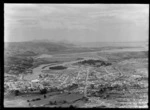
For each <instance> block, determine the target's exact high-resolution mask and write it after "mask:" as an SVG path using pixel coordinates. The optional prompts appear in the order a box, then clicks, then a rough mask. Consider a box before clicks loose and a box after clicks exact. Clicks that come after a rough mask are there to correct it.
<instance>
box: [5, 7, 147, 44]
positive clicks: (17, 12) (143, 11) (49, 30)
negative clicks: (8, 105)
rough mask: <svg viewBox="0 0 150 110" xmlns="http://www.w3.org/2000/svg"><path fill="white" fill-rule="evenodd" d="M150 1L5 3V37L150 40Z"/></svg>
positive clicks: (110, 40)
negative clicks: (134, 2) (119, 2)
mask: <svg viewBox="0 0 150 110" xmlns="http://www.w3.org/2000/svg"><path fill="white" fill-rule="evenodd" d="M148 24H149V5H148V4H5V5H4V40H5V41H29V40H35V39H36V40H40V39H48V40H54V41H59V40H64V41H65V40H68V41H71V42H78V41H80V42H112V41H114V42H127V41H145V40H148V27H149V25H148Z"/></svg>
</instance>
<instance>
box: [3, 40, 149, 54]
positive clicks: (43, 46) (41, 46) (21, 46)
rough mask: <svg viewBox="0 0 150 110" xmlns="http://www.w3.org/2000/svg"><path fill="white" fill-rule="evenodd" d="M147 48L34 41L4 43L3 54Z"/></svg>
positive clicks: (125, 44)
mask: <svg viewBox="0 0 150 110" xmlns="http://www.w3.org/2000/svg"><path fill="white" fill-rule="evenodd" d="M144 46H147V47H148V42H86V43H82V42H80V43H76V42H74V43H73V42H72V43H71V42H68V41H49V40H34V41H26V42H5V43H4V49H5V54H7V55H8V54H22V55H30V56H32V55H33V56H34V55H36V54H51V53H53V52H64V51H70V52H71V51H72V52H74V51H76V50H77V51H85V50H89V49H92V48H101V47H144Z"/></svg>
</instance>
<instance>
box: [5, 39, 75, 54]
mask: <svg viewBox="0 0 150 110" xmlns="http://www.w3.org/2000/svg"><path fill="white" fill-rule="evenodd" d="M73 47H74V46H73V45H72V44H67V43H59V42H44V41H38V42H37V41H36V42H34V41H29V42H6V43H5V52H7V54H15V53H17V54H24V55H27V54H29V56H32V55H33V56H34V55H35V54H43V53H50V52H56V51H64V50H67V49H70V48H73Z"/></svg>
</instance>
